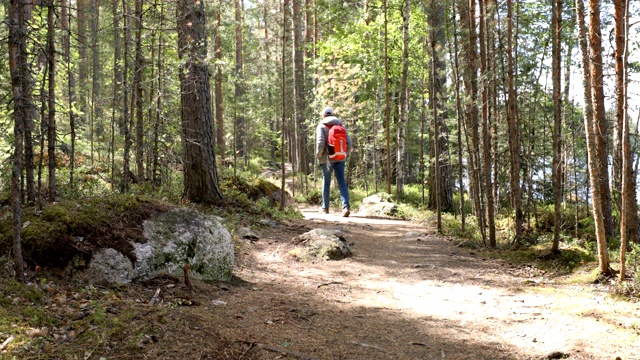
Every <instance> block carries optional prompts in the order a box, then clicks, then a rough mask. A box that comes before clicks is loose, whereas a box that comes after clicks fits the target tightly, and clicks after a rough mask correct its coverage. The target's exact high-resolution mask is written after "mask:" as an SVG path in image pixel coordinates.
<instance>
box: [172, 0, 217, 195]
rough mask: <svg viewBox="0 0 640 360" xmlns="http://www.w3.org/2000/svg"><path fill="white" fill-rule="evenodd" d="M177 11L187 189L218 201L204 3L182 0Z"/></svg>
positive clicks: (191, 193)
mask: <svg viewBox="0 0 640 360" xmlns="http://www.w3.org/2000/svg"><path fill="white" fill-rule="evenodd" d="M177 13H178V14H177V25H178V55H179V58H180V60H181V62H182V64H181V65H180V93H181V97H180V98H181V120H182V145H183V149H184V193H185V197H186V198H187V199H189V200H191V201H194V202H202V203H215V202H217V201H218V200H220V199H222V194H221V193H220V189H219V187H218V174H217V169H216V158H215V143H214V135H213V116H212V114H211V92H210V90H209V67H208V64H207V63H206V59H207V38H206V21H205V12H204V4H203V3H202V2H201V1H199V0H179V1H178V4H177Z"/></svg>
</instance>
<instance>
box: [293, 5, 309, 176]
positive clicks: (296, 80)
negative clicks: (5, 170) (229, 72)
mask: <svg viewBox="0 0 640 360" xmlns="http://www.w3.org/2000/svg"><path fill="white" fill-rule="evenodd" d="M301 1H302V0H293V1H292V10H293V117H294V129H295V130H294V131H295V135H294V141H295V144H296V149H295V150H296V151H295V153H294V156H295V161H294V163H295V164H296V167H297V168H298V169H299V170H300V171H302V172H303V173H305V174H306V173H307V172H308V169H307V166H306V163H307V160H306V155H305V154H306V147H307V145H306V143H307V141H306V139H307V137H306V136H305V131H304V109H305V101H304V97H305V93H304V83H305V77H304V47H305V44H304V38H303V36H302V28H303V26H304V22H303V20H304V19H303V12H302V10H301V9H300V2H301Z"/></svg>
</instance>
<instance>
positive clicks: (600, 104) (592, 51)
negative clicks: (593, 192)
mask: <svg viewBox="0 0 640 360" xmlns="http://www.w3.org/2000/svg"><path fill="white" fill-rule="evenodd" d="M589 59H590V60H591V61H590V62H589V68H590V71H591V99H592V100H591V102H592V105H593V127H594V128H593V132H594V134H595V142H596V144H595V145H596V148H595V150H596V155H597V157H598V161H597V162H596V163H595V164H594V165H596V166H598V167H600V169H599V171H598V175H599V178H598V191H600V193H601V194H602V215H603V216H604V224H605V230H606V235H607V241H609V240H610V239H611V238H613V234H614V229H613V217H612V211H611V191H610V189H609V166H608V159H607V131H608V129H607V119H606V113H605V106H604V74H603V70H602V61H603V59H602V33H601V31H600V1H599V0H589ZM605 250H606V249H605ZM607 265H608V258H607Z"/></svg>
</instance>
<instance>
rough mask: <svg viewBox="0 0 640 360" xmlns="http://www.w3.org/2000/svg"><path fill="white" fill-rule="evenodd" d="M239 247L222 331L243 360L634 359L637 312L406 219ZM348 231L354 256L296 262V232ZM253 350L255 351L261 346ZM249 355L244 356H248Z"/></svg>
mask: <svg viewBox="0 0 640 360" xmlns="http://www.w3.org/2000/svg"><path fill="white" fill-rule="evenodd" d="M301 210H302V212H303V214H304V216H305V219H304V220H302V221H295V222H292V223H291V224H288V225H287V226H285V227H279V228H277V229H276V228H273V229H271V230H270V231H265V233H264V234H262V235H261V239H260V240H259V241H257V242H251V243H250V242H247V245H246V246H244V247H243V250H242V252H243V253H242V254H241V258H240V259H239V263H240V265H239V267H238V269H237V270H236V275H237V276H238V277H239V278H241V279H242V280H244V281H247V282H248V283H249V284H248V285H247V286H243V287H234V289H233V291H230V292H228V293H227V294H226V295H225V296H224V300H225V301H226V302H227V305H226V306H224V307H222V308H220V310H221V311H223V312H224V313H227V314H226V315H225V314H219V315H221V316H225V317H227V318H231V319H233V320H231V321H229V322H228V323H227V324H226V325H225V326H223V327H222V329H219V331H220V332H221V333H222V334H223V335H224V336H225V337H226V338H228V339H233V340H235V341H241V342H245V343H247V344H252V346H254V347H253V348H252V349H249V350H250V351H247V354H246V355H247V357H246V358H260V359H263V358H264V359H273V358H277V356H285V357H287V358H307V359H547V358H549V359H552V358H569V359H612V360H613V359H616V358H618V357H619V358H620V359H629V360H633V359H635V360H638V359H640V337H639V336H638V335H639V332H640V320H639V319H640V306H639V304H632V303H617V302H615V301H613V300H611V299H610V297H609V296H608V295H607V293H606V292H604V291H603V289H601V288H599V287H598V286H596V285H589V286H582V285H559V284H555V282H554V280H553V279H545V278H544V277H543V276H540V275H539V274H538V273H536V272H535V271H534V270H533V269H529V268H516V267H514V266H511V265H510V264H508V263H506V262H503V261H501V260H493V259H486V258H483V256H482V253H481V252H480V251H475V250H470V249H466V248H458V247H455V246H454V243H453V242H452V241H449V239H447V238H446V237H442V236H439V235H437V234H436V233H435V232H434V229H430V228H425V227H424V226H421V225H418V224H416V223H412V222H409V221H402V220H391V219H371V218H362V217H358V215H357V214H353V215H352V216H351V217H349V218H342V217H340V216H339V213H332V214H329V215H325V214H319V213H318V212H317V211H316V210H315V209H301ZM313 228H334V229H340V230H342V231H343V232H344V233H345V238H346V239H347V241H348V242H349V243H352V250H353V252H354V256H353V257H352V258H349V259H346V260H342V261H318V262H315V263H302V262H297V261H295V260H292V259H291V258H290V257H289V256H287V254H286V253H287V251H288V249H289V248H290V244H289V242H290V240H291V238H292V237H293V236H295V235H299V234H301V233H304V232H306V231H308V230H311V229H313ZM258 345H259V346H258ZM249 355H250V357H249Z"/></svg>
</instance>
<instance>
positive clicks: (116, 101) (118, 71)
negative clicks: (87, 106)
mask: <svg viewBox="0 0 640 360" xmlns="http://www.w3.org/2000/svg"><path fill="white" fill-rule="evenodd" d="M119 3H120V0H113V2H112V4H111V5H112V12H113V78H114V83H113V103H112V110H111V111H112V113H111V187H112V189H113V188H115V183H116V181H115V173H116V165H115V146H116V144H115V136H116V131H115V127H116V124H117V126H118V129H119V131H120V132H121V133H123V132H124V128H123V124H122V112H121V110H120V109H121V108H122V106H121V105H122V103H123V102H122V85H123V75H122V46H121V36H120V31H121V30H120V18H121V13H119V11H118V10H119V6H118V4H119Z"/></svg>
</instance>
